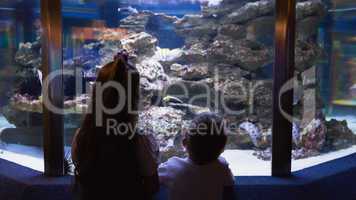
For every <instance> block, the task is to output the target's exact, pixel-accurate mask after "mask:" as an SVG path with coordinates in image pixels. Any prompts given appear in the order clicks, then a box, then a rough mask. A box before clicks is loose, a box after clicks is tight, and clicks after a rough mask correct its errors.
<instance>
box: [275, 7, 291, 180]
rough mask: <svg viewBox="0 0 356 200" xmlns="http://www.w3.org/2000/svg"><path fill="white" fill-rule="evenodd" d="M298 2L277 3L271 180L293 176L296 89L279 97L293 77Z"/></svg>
mask: <svg viewBox="0 0 356 200" xmlns="http://www.w3.org/2000/svg"><path fill="white" fill-rule="evenodd" d="M295 13H296V1H295V0H276V25H275V64H274V68H273V125H272V133H273V136H272V176H279V177H283V176H290V175H291V151H292V122H291V121H289V120H288V119H287V118H285V117H284V116H283V114H282V110H281V109H283V111H284V112H286V113H288V114H290V115H292V113H293V89H291V90H288V91H287V92H284V93H283V94H280V91H281V88H282V87H283V85H284V84H286V83H287V81H288V80H290V79H291V78H292V77H293V75H294V54H295V53H294V51H295V29H296V28H295V24H296V22H295V21H296V19H295V16H296V15H295Z"/></svg>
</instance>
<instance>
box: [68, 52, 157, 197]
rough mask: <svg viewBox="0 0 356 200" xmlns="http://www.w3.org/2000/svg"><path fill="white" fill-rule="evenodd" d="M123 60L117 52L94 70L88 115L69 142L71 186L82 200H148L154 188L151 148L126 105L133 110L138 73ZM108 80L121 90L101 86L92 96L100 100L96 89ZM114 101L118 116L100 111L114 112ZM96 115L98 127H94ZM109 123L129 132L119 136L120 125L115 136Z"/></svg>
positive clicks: (136, 103)
mask: <svg viewBox="0 0 356 200" xmlns="http://www.w3.org/2000/svg"><path fill="white" fill-rule="evenodd" d="M127 57H128V56H127V54H126V53H125V52H121V53H119V54H118V55H117V56H116V57H115V60H114V62H111V63H109V64H107V65H106V66H104V67H103V68H102V69H101V70H100V71H99V73H98V76H97V80H96V82H95V85H94V86H93V92H92V95H93V96H92V102H91V105H90V106H89V110H88V113H87V114H86V116H85V118H84V121H83V123H82V125H81V128H80V129H79V130H78V131H77V133H76V135H75V137H74V140H73V146H72V157H73V162H74V164H75V181H76V186H77V187H76V188H78V190H79V192H78V194H79V196H80V199H83V200H88V199H103V200H108V199H123V200H125V199H127V200H136V199H137V200H141V199H151V198H152V196H153V194H154V193H155V192H156V191H157V190H158V188H159V184H158V176H157V162H156V157H155V156H154V149H153V146H152V144H151V143H150V140H149V139H148V138H147V137H146V136H144V135H137V134H135V128H136V123H137V119H138V117H137V114H135V113H132V112H130V107H131V108H132V110H134V111H137V107H138V101H139V75H138V72H137V71H136V69H135V68H134V67H132V66H130V65H129V64H128V61H127V60H128V59H127ZM110 82H111V83H113V82H114V83H118V84H120V85H121V86H122V87H123V88H124V89H125V91H117V90H116V89H114V88H112V87H110V88H107V89H105V90H104V92H103V93H102V95H101V96H100V95H98V96H97V97H98V98H101V99H102V102H100V100H99V99H97V97H96V93H97V92H100V90H97V88H98V87H101V86H102V85H103V84H107V83H110ZM129 91H131V92H129ZM124 94H125V95H124ZM129 95H130V98H128V97H129ZM119 101H122V102H124V106H123V108H122V109H120V111H119V112H115V113H114V114H113V113H106V112H102V110H103V107H105V108H108V109H112V108H115V107H116V106H117V105H118V102H119ZM129 105H130V106H129ZM98 111H100V112H98ZM100 115H102V122H103V123H102V125H101V126H100V125H97V123H96V121H97V120H96V119H98V118H100V117H99V116H100ZM108 122H110V123H111V124H110V126H109V125H108ZM113 124H116V125H117V126H115V127H119V125H126V126H127V127H130V128H131V129H130V130H128V131H126V132H125V130H124V129H122V128H123V126H121V130H120V131H121V132H120V131H119V130H118V129H115V128H113V127H114V126H113ZM118 131H119V132H118ZM131 136H133V138H131Z"/></svg>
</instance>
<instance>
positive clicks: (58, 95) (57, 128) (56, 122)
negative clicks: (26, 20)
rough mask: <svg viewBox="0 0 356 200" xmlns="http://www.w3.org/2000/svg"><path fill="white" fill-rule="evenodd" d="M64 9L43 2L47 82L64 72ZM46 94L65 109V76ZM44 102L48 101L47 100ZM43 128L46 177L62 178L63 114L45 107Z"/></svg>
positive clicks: (57, 1)
mask: <svg viewBox="0 0 356 200" xmlns="http://www.w3.org/2000/svg"><path fill="white" fill-rule="evenodd" d="M61 8H62V6H61V0H41V23H42V29H43V36H42V70H43V77H44V78H47V77H48V76H49V74H50V73H51V72H53V71H56V70H63V64H62V62H63V58H62V14H61V10H62V9H61ZM61 74H63V73H61ZM44 88H46V87H44ZM43 94H44V95H46V94H48V97H49V98H48V101H50V102H51V103H52V105H54V106H56V107H57V108H63V100H64V98H63V75H59V76H56V78H55V79H53V80H52V81H50V82H49V84H48V88H47V90H46V89H44V91H43ZM44 101H47V100H46V99H45V98H44ZM43 126H44V136H43V137H44V138H43V141H44V143H43V149H44V165H45V175H47V176H62V175H63V174H64V141H63V140H64V139H63V132H64V124H63V114H61V113H54V112H53V111H51V110H49V109H48V108H47V107H46V106H43Z"/></svg>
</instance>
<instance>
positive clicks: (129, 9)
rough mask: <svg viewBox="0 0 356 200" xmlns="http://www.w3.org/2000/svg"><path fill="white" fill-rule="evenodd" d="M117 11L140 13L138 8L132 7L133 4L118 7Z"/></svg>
mask: <svg viewBox="0 0 356 200" xmlns="http://www.w3.org/2000/svg"><path fill="white" fill-rule="evenodd" d="M117 11H118V12H127V13H131V14H138V10H137V9H136V8H133V7H131V6H129V7H123V8H118V9H117Z"/></svg>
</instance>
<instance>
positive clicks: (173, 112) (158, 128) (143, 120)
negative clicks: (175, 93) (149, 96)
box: [138, 106, 187, 161]
mask: <svg viewBox="0 0 356 200" xmlns="http://www.w3.org/2000/svg"><path fill="white" fill-rule="evenodd" d="M183 116H184V112H182V111H180V110H177V109H174V108H172V107H156V106H153V107H151V108H150V109H148V110H146V111H144V112H142V113H141V114H140V116H139V124H138V128H139V130H140V132H142V133H143V134H152V135H153V136H154V137H155V139H156V140H157V141H158V143H159V149H160V152H161V161H165V160H166V159H167V158H169V157H170V156H175V155H183V154H184V151H183V149H182V148H181V145H180V142H179V140H180V138H181V136H180V135H181V131H182V130H183V129H184V128H185V126H187V125H186V124H185V122H184V121H183Z"/></svg>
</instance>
